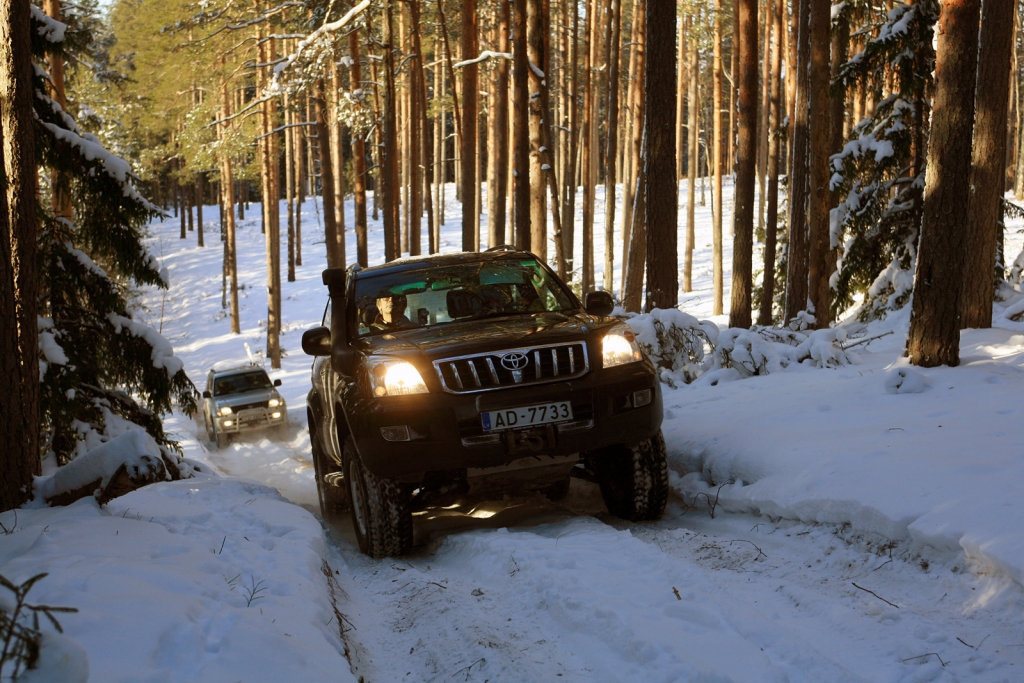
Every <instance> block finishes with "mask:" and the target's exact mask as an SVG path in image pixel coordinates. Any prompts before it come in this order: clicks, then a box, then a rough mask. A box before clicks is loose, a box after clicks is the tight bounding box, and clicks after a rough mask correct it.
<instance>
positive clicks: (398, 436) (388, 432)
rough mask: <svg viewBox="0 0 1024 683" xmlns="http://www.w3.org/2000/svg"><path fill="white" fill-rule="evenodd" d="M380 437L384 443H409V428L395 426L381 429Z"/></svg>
mask: <svg viewBox="0 0 1024 683" xmlns="http://www.w3.org/2000/svg"><path fill="white" fill-rule="evenodd" d="M380 435H381V436H383V437H384V440H385V441H411V440H412V439H411V438H410V437H409V427H408V426H406V425H397V426H395V427H381V428H380Z"/></svg>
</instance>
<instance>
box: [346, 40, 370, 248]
mask: <svg viewBox="0 0 1024 683" xmlns="http://www.w3.org/2000/svg"><path fill="white" fill-rule="evenodd" d="M348 49H349V56H350V57H351V58H352V66H351V68H350V69H349V76H350V77H351V81H350V82H349V87H350V89H351V92H352V94H353V95H354V94H355V93H356V91H360V92H362V88H363V73H362V63H361V62H360V57H359V31H356V30H353V31H352V33H350V34H349V36H348ZM364 96H365V95H364ZM352 175H353V183H352V193H353V195H354V198H355V211H356V215H355V230H356V259H357V261H358V263H359V265H360V266H362V267H363V268H365V267H366V266H367V265H368V264H369V257H368V255H367V244H366V235H367V229H366V139H365V137H364V134H363V133H360V134H359V135H353V136H352Z"/></svg>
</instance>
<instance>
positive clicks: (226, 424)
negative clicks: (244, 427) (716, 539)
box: [224, 420, 235, 427]
mask: <svg viewBox="0 0 1024 683" xmlns="http://www.w3.org/2000/svg"><path fill="white" fill-rule="evenodd" d="M233 424H235V423H234V422H232V421H231V420H224V426H225V427H230V426H231V425H233Z"/></svg>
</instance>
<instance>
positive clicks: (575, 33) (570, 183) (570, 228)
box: [562, 2, 580, 273]
mask: <svg viewBox="0 0 1024 683" xmlns="http://www.w3.org/2000/svg"><path fill="white" fill-rule="evenodd" d="M571 4H572V39H571V44H570V49H569V62H570V63H571V64H572V76H571V78H572V81H571V85H570V88H569V105H568V107H567V109H568V117H569V133H568V134H569V143H568V149H567V150H566V153H565V167H564V170H563V171H562V216H565V233H564V234H563V235H562V242H563V244H564V247H565V267H566V271H567V272H568V273H572V271H573V268H574V263H573V261H574V259H575V253H576V187H577V185H576V158H577V156H578V154H577V150H578V149H579V143H580V112H579V98H578V97H577V92H578V91H579V61H578V56H579V25H580V6H579V3H578V2H573V3H571Z"/></svg>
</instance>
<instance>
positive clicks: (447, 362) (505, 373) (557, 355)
mask: <svg viewBox="0 0 1024 683" xmlns="http://www.w3.org/2000/svg"><path fill="white" fill-rule="evenodd" d="M503 360H504V362H502V361H503ZM434 369H435V370H436V371H437V376H438V377H439V378H440V379H441V385H442V386H443V387H444V390H445V391H447V392H449V393H452V394H468V393H473V392H478V391H494V390H495V389H503V388H505V387H513V386H526V385H531V384H544V383H545V382H558V381H563V380H567V379H575V378H577V377H582V376H583V375H585V374H586V373H587V371H588V370H589V369H590V363H589V362H588V359H587V345H586V344H584V343H583V342H570V343H568V344H548V345H546V346H531V347H528V348H523V349H506V350H502V351H494V352H492V353H481V354H476V355H472V356H459V357H457V358H444V359H442V360H435V361H434Z"/></svg>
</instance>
